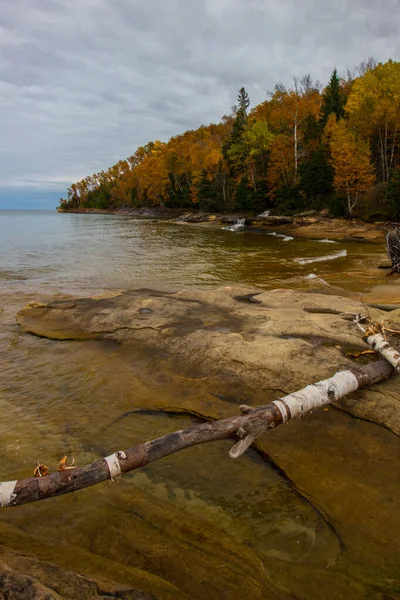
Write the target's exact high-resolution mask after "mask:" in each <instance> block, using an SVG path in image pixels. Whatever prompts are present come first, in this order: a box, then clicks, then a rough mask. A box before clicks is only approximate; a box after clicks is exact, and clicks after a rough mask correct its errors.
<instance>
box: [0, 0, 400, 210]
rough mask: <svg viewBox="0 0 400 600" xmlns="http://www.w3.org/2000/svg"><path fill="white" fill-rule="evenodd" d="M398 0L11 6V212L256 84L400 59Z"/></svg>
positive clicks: (1, 201)
mask: <svg viewBox="0 0 400 600" xmlns="http://www.w3.org/2000/svg"><path fill="white" fill-rule="evenodd" d="M399 26H400V0H380V1H379V2H378V0H329V1H326V0H0V106H1V119H0V128H1V136H0V157H1V160H0V208H12V207H16V208H18V207H21V208H24V207H25V208H26V207H32V208H52V207H54V206H55V205H56V204H58V200H59V197H60V195H62V194H64V193H65V189H66V187H67V186H68V185H70V184H71V183H72V182H73V181H76V180H78V179H81V178H82V177H84V176H86V175H88V174H91V173H93V172H94V171H98V170H101V169H106V168H108V167H109V166H110V165H112V164H113V163H115V162H116V161H117V160H119V159H122V158H125V157H127V156H130V155H131V154H133V153H134V151H135V149H136V148H137V147H138V146H139V145H142V144H144V143H146V142H148V141H149V140H154V139H160V140H165V141H166V140H167V139H168V138H169V137H170V136H172V135H176V134H178V133H180V132H182V131H184V130H186V129H194V128H196V127H198V126H199V125H201V124H208V123H210V122H217V121H219V120H220V118H221V116H222V115H223V114H227V113H228V112H229V111H230V107H231V106H232V105H233V104H234V103H235V100H236V97H237V92H238V89H239V88H240V87H241V86H243V85H244V86H245V87H246V89H247V91H248V92H249V94H250V98H251V103H252V106H254V105H255V104H258V103H259V102H261V101H262V100H264V99H265V94H266V91H267V90H268V89H272V88H273V86H274V84H275V83H276V82H277V81H282V82H284V83H286V84H290V80H291V77H292V76H293V75H295V76H299V77H301V76H302V75H304V74H305V73H308V72H310V73H311V74H312V75H313V77H315V78H318V79H320V80H321V81H322V82H323V83H324V84H326V82H327V80H328V78H329V75H330V73H331V71H332V69H333V67H334V66H336V67H337V68H338V71H339V73H343V74H345V72H346V69H347V68H348V67H350V68H352V67H354V65H356V64H358V63H360V62H361V61H362V60H365V59H367V58H368V57H369V56H374V57H375V58H376V59H377V60H379V61H386V60H387V59H388V58H393V59H396V60H399V59H400V36H399Z"/></svg>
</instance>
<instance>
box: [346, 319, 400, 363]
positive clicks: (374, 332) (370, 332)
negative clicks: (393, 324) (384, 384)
mask: <svg viewBox="0 0 400 600" xmlns="http://www.w3.org/2000/svg"><path fill="white" fill-rule="evenodd" d="M365 321H367V322H368V319H367V318H366V317H361V316H360V315H358V316H357V317H356V320H355V322H356V324H357V327H358V329H359V330H360V331H361V332H362V334H363V337H364V341H365V342H367V344H368V345H369V346H370V347H371V348H372V350H375V352H379V354H381V355H382V356H383V358H385V359H386V360H387V361H388V362H389V363H390V364H391V365H392V367H394V368H395V369H396V371H397V372H400V353H399V351H398V350H397V349H396V348H393V346H391V345H390V344H389V342H388V340H387V337H386V331H387V332H388V333H391V332H392V333H398V334H399V333H400V331H394V330H393V329H389V328H385V326H384V325H383V323H382V324H381V323H369V324H368V325H367V326H366V327H364V325H362V324H361V323H363V322H365Z"/></svg>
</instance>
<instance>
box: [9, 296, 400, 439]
mask: <svg viewBox="0 0 400 600" xmlns="http://www.w3.org/2000/svg"><path fill="white" fill-rule="evenodd" d="M251 292H253V293H254V290H243V289H241V288H220V289H218V290H214V291H196V290H188V291H181V292H178V293H175V294H163V293H159V292H156V291H153V292H152V291H149V290H143V291H140V290H137V291H133V292H126V293H123V294H120V295H118V296H115V297H112V298H110V297H109V298H102V299H90V298H89V299H80V300H76V301H71V300H68V301H62V300H59V301H54V302H50V303H48V304H46V305H44V306H43V305H31V306H27V307H25V308H24V309H23V310H21V311H20V312H19V313H18V316H17V319H18V322H19V324H20V325H21V326H22V327H23V329H24V330H25V331H28V332H31V333H35V334H37V335H40V336H44V337H49V338H52V339H79V340H82V339H90V338H111V339H115V340H117V341H118V342H121V343H125V344H127V343H140V344H143V345H144V346H146V347H149V348H153V349H156V350H157V351H160V350H163V351H165V352H168V354H170V355H172V356H174V358H175V359H176V360H177V361H179V363H180V364H181V365H185V369H186V371H190V370H195V371H201V372H202V373H203V374H204V373H207V374H209V375H210V374H212V375H215V376H218V375H219V374H223V375H224V377H231V378H232V380H236V381H240V383H241V385H244V386H246V387H247V388H248V389H265V390H268V389H283V390H286V391H287V392H291V391H295V390H297V389H300V388H302V387H304V386H305V385H307V384H308V383H312V382H315V381H318V380H320V379H323V378H327V377H330V376H331V375H332V374H333V373H334V372H335V371H337V370H339V369H345V368H348V367H352V366H353V367H355V366H356V365H357V362H356V361H354V360H352V359H351V358H350V357H349V356H347V354H348V353H349V352H350V351H352V352H355V351H360V350H363V349H366V345H365V344H364V342H363V341H362V339H361V336H360V333H359V331H358V330H357V328H356V327H355V326H354V324H352V323H351V322H349V321H347V320H345V319H343V317H342V316H341V314H340V313H341V312H346V311H347V312H350V313H360V312H365V308H364V306H363V305H362V304H360V303H359V302H358V301H356V300H353V299H351V298H344V297H341V296H329V295H323V294H315V293H314V294H311V293H299V292H294V291H291V290H279V289H278V290H272V291H268V292H263V293H258V294H257V292H256V294H257V295H256V296H254V295H253V298H256V299H257V301H258V302H257V303H254V302H251V303H250V302H242V301H240V300H241V299H243V296H245V295H246V294H249V293H251ZM371 310H372V312H373V313H374V314H375V315H376V317H377V318H379V319H381V318H382V317H383V316H384V317H385V319H386V320H387V319H388V313H384V312H383V311H379V310H377V309H371ZM329 311H330V312H329ZM396 312H397V311H393V313H390V318H391V319H395V318H396ZM387 323H388V326H389V321H387ZM391 385H392V384H391V383H388V384H384V385H380V386H379V395H380V396H381V395H382V394H383V395H384V397H385V402H384V403H382V401H379V402H378V401H377V397H376V393H375V392H374V390H367V391H364V392H363V395H362V396H361V395H358V396H357V402H354V401H352V400H348V399H344V400H342V401H341V402H340V403H339V404H338V407H339V408H343V409H344V410H346V411H348V412H350V413H351V414H354V415H356V416H357V417H363V415H365V418H366V419H368V420H373V421H375V422H376V423H379V424H381V425H384V426H385V427H388V428H389V429H391V430H392V431H393V432H395V433H397V434H400V398H398V397H397V396H393V394H389V393H388V394H386V393H385V390H386V389H388V387H391ZM360 398H363V399H360Z"/></svg>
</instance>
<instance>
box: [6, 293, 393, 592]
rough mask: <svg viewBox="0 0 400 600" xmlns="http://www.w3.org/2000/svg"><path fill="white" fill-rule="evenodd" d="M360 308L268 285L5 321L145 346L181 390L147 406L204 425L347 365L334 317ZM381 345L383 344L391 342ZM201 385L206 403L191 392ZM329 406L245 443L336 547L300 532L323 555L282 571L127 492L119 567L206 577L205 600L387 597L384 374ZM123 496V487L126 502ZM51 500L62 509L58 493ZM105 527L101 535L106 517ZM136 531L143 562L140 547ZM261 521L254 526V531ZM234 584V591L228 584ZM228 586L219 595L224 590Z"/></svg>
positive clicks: (389, 423)
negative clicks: (289, 485) (128, 559)
mask: <svg viewBox="0 0 400 600" xmlns="http://www.w3.org/2000/svg"><path fill="white" fill-rule="evenodd" d="M143 309H146V310H143ZM365 311H366V308H365V306H364V305H363V304H361V303H360V302H359V301H357V300H355V299H353V298H344V297H342V296H340V295H331V296H330V295H324V294H318V293H299V292H293V291H290V290H281V289H277V290H272V291H267V292H260V290H254V289H243V288H236V287H228V288H220V289H217V290H212V291H195V290H190V291H181V292H178V293H171V294H168V293H164V292H159V291H155V290H148V289H147V290H136V291H132V292H126V293H122V294H118V295H115V296H114V297H107V298H91V299H79V300H71V299H69V300H65V301H62V300H61V301H60V300H57V301H52V302H48V303H46V304H34V305H27V306H26V307H25V308H24V309H22V310H21V311H20V312H19V313H18V316H17V320H18V322H19V324H20V325H21V327H22V328H23V330H24V331H27V332H30V333H34V334H36V335H39V336H43V337H48V338H51V339H55V340H57V339H60V340H63V339H72V340H74V339H76V340H83V339H92V338H101V339H106V340H107V339H111V340H115V341H117V342H118V343H119V344H120V347H119V348H120V353H121V354H122V355H123V356H125V357H127V356H130V355H131V354H133V348H137V347H144V348H148V349H149V350H151V352H152V354H153V355H154V356H156V357H159V359H160V361H165V360H167V359H168V360H170V361H171V363H172V365H173V368H174V371H173V372H172V373H171V377H175V374H176V382H177V383H176V385H181V386H184V385H185V386H187V387H188V388H189V387H190V388H191V389H192V390H193V393H192V394H189V393H187V394H181V395H179V396H177V397H176V398H171V397H170V398H169V400H168V397H167V396H166V395H164V396H163V395H162V394H160V395H159V396H154V397H152V400H151V402H152V405H151V408H154V409H159V410H166V409H168V408H171V409H172V410H174V411H177V412H178V411H181V412H184V411H187V412H191V413H195V414H196V415H199V416H201V415H203V416H204V418H209V419H215V418H223V417H227V416H232V415H233V414H235V412H236V408H235V404H237V405H239V404H241V403H242V402H243V401H245V402H246V403H248V404H249V403H251V404H253V405H257V404H266V403H268V402H269V401H271V400H273V399H276V398H277V397H279V396H282V395H285V394H286V393H290V392H292V391H295V390H298V389H300V388H302V387H304V386H305V385H307V384H309V383H312V382H316V381H318V380H321V379H324V378H328V377H330V376H332V375H333V373H334V372H335V371H337V370H340V369H345V368H349V367H356V366H357V364H358V363H357V361H356V360H354V359H353V358H351V357H350V356H348V353H349V352H357V351H359V350H364V349H366V348H367V346H366V344H365V343H364V342H363V341H362V339H361V336H360V333H359V332H358V330H357V328H356V327H355V325H354V324H353V323H352V322H351V321H348V320H346V319H344V318H343V316H342V313H343V312H349V313H359V312H362V313H365ZM370 314H371V317H372V318H373V319H376V320H381V319H382V318H385V325H386V326H387V327H390V324H393V329H400V327H399V326H398V325H397V326H394V325H395V324H396V321H397V322H399V321H400V310H393V311H391V312H390V313H388V312H384V311H381V310H379V309H376V308H373V309H370ZM392 343H394V344H395V343H396V338H395V337H393V338H392ZM157 360H158V358H157ZM365 360H369V359H365ZM199 382H202V386H201V387H200V383H199ZM203 386H204V388H205V389H207V390H208V396H206V395H205V394H204V393H203V392H202V387H203ZM140 402H141V401H140V400H138V399H135V405H136V406H137V407H139V406H142V407H143V408H147V407H148V405H146V406H144V405H143V404H142V405H141V404H140ZM337 408H340V409H341V410H336V408H332V407H328V408H326V409H325V410H321V411H315V412H314V413H313V414H309V415H307V416H305V418H304V419H302V420H301V421H299V420H295V421H293V422H289V423H288V424H287V425H284V426H282V427H278V428H276V429H275V430H273V431H271V432H269V433H268V434H266V435H264V436H261V437H260V438H259V440H257V446H258V449H259V452H260V453H261V454H262V455H263V456H265V457H266V459H268V460H270V461H271V462H272V464H274V465H276V466H277V467H278V468H279V469H280V470H281V471H280V473H281V474H282V476H285V477H286V478H287V479H288V480H290V481H291V482H293V484H294V486H295V489H297V490H298V491H300V492H301V494H302V495H303V497H304V498H306V499H307V500H308V501H309V502H310V503H311V504H312V505H313V506H314V507H315V508H317V509H318V510H319V511H320V514H321V515H323V517H324V522H323V523H324V527H325V528H326V527H332V531H333V532H335V535H337V536H338V538H337V539H339V540H340V548H339V550H335V548H334V550H335V551H334V552H332V545H331V542H329V544H328V543H327V540H328V541H329V540H330V539H333V538H332V537H331V536H328V537H327V536H326V532H325V533H324V532H323V530H320V529H319V526H318V527H317V528H315V529H314V530H313V532H314V533H313V532H311V534H312V535H311V534H310V533H309V532H307V531H306V532H305V534H304V547H305V548H306V547H308V546H307V544H308V545H309V547H310V548H313V552H314V551H315V552H316V553H317V555H318V556H321V557H322V556H326V557H328V560H325V561H322V560H321V561H318V560H316V561H315V562H312V564H311V563H310V564H307V560H308V558H307V557H305V558H304V556H302V561H303V562H302V563H301V564H295V563H290V562H284V561H283V560H282V556H280V557H279V560H276V559H274V557H273V556H267V557H265V555H261V554H260V553H258V550H257V549H255V550H251V551H250V549H249V548H248V547H247V546H246V545H245V544H239V543H238V542H235V544H233V543H232V540H231V539H229V537H228V536H225V534H224V535H222V533H221V531H220V530H219V531H218V532H217V533H216V534H215V537H214V534H213V532H212V530H210V527H207V528H205V527H203V526H202V527H201V529H200V528H198V522H197V521H195V519H194V517H193V520H192V517H190V518H189V516H188V514H187V513H185V519H181V515H180V513H178V507H177V509H176V512H177V514H179V517H178V518H177V519H175V517H176V515H173V512H174V511H172V510H171V508H167V501H166V500H165V499H162V500H161V499H159V500H158V501H157V502H156V501H155V500H153V501H152V502H151V503H149V502H148V501H146V499H145V497H142V495H141V494H139V492H137V493H136V492H135V496H134V502H133V505H132V506H134V515H135V519H136V520H137V521H135V527H134V528H133V527H132V526H130V523H131V520H130V519H131V517H130V516H128V514H127V517H126V522H125V521H124V523H125V525H124V526H123V527H122V530H121V531H122V533H120V535H123V536H126V539H128V538H129V540H130V541H129V544H130V546H129V547H130V548H132V549H135V551H134V550H131V551H130V553H129V556H131V555H132V557H134V559H135V561H137V562H133V564H135V566H137V563H138V561H139V560H140V561H141V562H140V565H143V567H148V565H150V568H149V570H150V571H151V572H153V573H158V572H159V571H157V569H158V568H159V567H158V565H159V563H160V562H162V564H163V565H166V567H165V569H166V571H168V573H170V574H171V575H170V576H171V580H172V581H174V583H175V585H177V586H178V587H179V588H180V589H182V588H183V589H184V592H185V593H188V592H190V590H189V588H190V585H188V583H187V577H188V573H191V575H190V577H192V578H193V581H196V582H197V583H198V582H199V581H202V580H203V578H204V577H205V575H204V573H206V571H207V585H208V586H209V587H208V596H209V597H210V598H218V599H219V598H226V599H227V600H228V599H229V600H231V599H232V598H240V597H246V595H247V597H251V598H260V599H261V598H262V599H263V600H264V599H265V598H268V597H271V598H279V597H282V595H283V597H285V598H290V597H293V598H294V597H299V598H303V599H305V598H307V599H308V598H310V599H311V598H312V599H313V600H325V599H326V598H327V597H328V595H329V594H330V597H332V598H341V597H343V598H350V597H351V598H352V599H353V598H354V599H360V600H361V599H365V598H371V599H376V600H382V598H384V597H388V598H391V597H396V596H395V595H393V594H396V591H397V590H398V589H399V586H400V581H399V579H398V564H399V561H400V550H399V547H398V544H397V539H398V537H399V535H400V517H399V515H398V514H397V513H398V511H395V510H394V507H395V499H396V497H397V495H398V477H397V473H398V471H399V468H400V439H399V437H397V436H398V435H399V434H400V395H399V393H398V379H397V378H396V377H393V378H392V379H391V380H388V381H387V382H383V383H381V384H379V385H376V386H373V387H372V388H371V389H365V390H362V391H359V392H356V393H355V394H353V395H352V396H349V397H348V398H344V399H342V400H340V401H339V402H338V403H337ZM349 415H354V416H355V417H357V418H356V419H354V418H352V416H349ZM367 421H372V422H373V423H369V422H367ZM375 424H378V425H383V427H381V426H379V427H378V426H377V425H375ZM175 428H177V427H175ZM173 429H174V427H173V425H172V424H171V431H172V430H173ZM107 431H108V430H107ZM392 432H393V433H395V434H397V435H393V433H392ZM96 436H97V433H96ZM118 443H120V441H119V438H118ZM115 449H116V448H115ZM182 460H184V456H183V453H182ZM215 462H216V461H215V460H214V461H212V464H213V465H214V464H215ZM215 468H216V469H217V468H218V465H215ZM251 483H252V482H249V485H250V484H251ZM144 484H145V485H148V483H146V482H145V483H144ZM98 489H99V488H98ZM157 489H158V488H157ZM182 489H183V488H182ZM175 491H176V490H175ZM79 493H80V494H86V493H87V494H93V493H94V492H93V490H90V489H89V490H87V491H86V492H85V491H83V492H79ZM176 493H178V492H176ZM182 493H183V494H184V492H182ZM104 494H105V492H104ZM164 495H165V494H164ZM132 498H133V496H132V492H131V491H130V493H129V495H127V502H126V505H128V500H129V501H130V502H131V501H132ZM191 498H192V502H193V503H194V504H196V503H197V504H199V510H202V511H204V507H205V505H204V503H199V502H198V500H197V497H196V496H191ZM65 501H69V502H71V503H72V498H71V496H69V497H65ZM55 502H64V500H62V499H57V500H55ZM197 504H196V506H197ZM99 514H100V508H98V510H97V509H96V511H94V513H93V519H98V516H99ZM139 517H140V519H139ZM144 517H145V518H144ZM110 519H111V518H110ZM103 521H104V522H106V521H107V519H103ZM110 523H111V526H113V521H112V520H110ZM150 525H151V527H152V533H151V536H152V537H151V539H152V544H153V545H154V549H155V550H154V551H155V552H156V554H155V555H154V556H153V549H152V547H149V543H150V542H149V529H148V528H147V527H148V526H149V527H150ZM299 525H300V523H299ZM261 526H262V527H265V525H262V524H261V522H260V527H261ZM279 527H280V528H281V529H282V528H283V529H284V528H285V527H286V530H287V536H288V537H290V536H292V535H294V534H295V535H299V531H300V529H301V527H297V529H296V531H294V530H293V531H292V524H290V527H289V526H286V522H285V521H284V520H282V521H281V522H280V523H279ZM277 529H279V528H278V527H277ZM111 530H112V529H111ZM140 532H142V533H141V534H140ZM293 532H294V533H293ZM98 535H100V537H101V535H103V536H104V540H103V543H104V545H107V547H108V546H110V543H109V539H110V538H109V535H108V532H104V533H101V534H98ZM268 535H270V533H268ZM123 539H125V537H124V538H123ZM199 540H200V541H201V543H200V541H199ZM296 543H297V541H296ZM115 544H117V542H115ZM93 547H96V546H95V545H94V546H93ZM126 547H128V542H127V543H126ZM116 548H117V546H116ZM118 548H119V546H118ZM171 548H172V552H171ZM183 549H184V552H185V554H184V556H185V558H184V560H182V556H183ZM135 553H136V554H135ZM192 554H193V557H192ZM210 556H211V557H212V559H210ZM215 557H216V558H215ZM190 558H192V559H193V561H194V562H193V566H192V565H191V564H189V562H190ZM310 558H311V555H310ZM132 560H133V558H132ZM210 560H211V562H212V564H214V565H217V564H218V566H214V568H215V573H211V572H210ZM313 560H314V559H313ZM242 567H243V568H242ZM71 568H74V569H75V568H77V567H76V566H73V567H71ZM185 569H186V570H185ZM241 569H242V572H240V573H239V571H240V570H241ZM243 573H245V574H246V577H247V578H246V580H243ZM242 580H243V587H240V588H239V587H238V586H240V585H242V584H241V583H240V582H241V581H242ZM229 582H230V583H231V586H232V587H231V588H229V589H228V588H226V585H228V584H229ZM210 586H211V587H210ZM249 586H250V587H249ZM275 586H276V587H275ZM250 588H251V589H250ZM139 589H140V588H139ZM146 589H150V590H151V591H153V589H154V593H155V594H156V596H157V597H158V596H160V598H162V599H163V600H164V597H167V596H166V595H165V594H164V595H163V594H162V593H159V592H158V591H156V588H153V589H152V588H151V587H150V588H146ZM225 589H227V593H226V594H225V596H224V592H223V591H222V590H225ZM210 590H211V592H210ZM267 590H268V592H267ZM280 590H284V591H283V592H280ZM327 590H329V592H327ZM188 595H189V597H190V593H188ZM192 596H193V597H195V598H197V597H200V595H195V596H194V595H193V594H192ZM117 597H118V596H117ZM172 597H173V596H172ZM177 597H179V595H178V596H177ZM183 597H185V596H183Z"/></svg>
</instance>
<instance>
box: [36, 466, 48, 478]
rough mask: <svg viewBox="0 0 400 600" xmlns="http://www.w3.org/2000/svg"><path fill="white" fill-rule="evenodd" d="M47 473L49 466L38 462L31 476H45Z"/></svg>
mask: <svg viewBox="0 0 400 600" xmlns="http://www.w3.org/2000/svg"><path fill="white" fill-rule="evenodd" d="M49 473H50V469H49V467H47V466H46V465H40V464H38V466H37V467H36V469H35V470H34V471H33V476H34V477H46V475H48V474H49Z"/></svg>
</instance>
